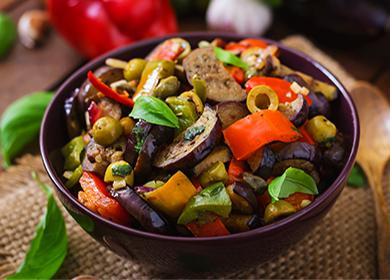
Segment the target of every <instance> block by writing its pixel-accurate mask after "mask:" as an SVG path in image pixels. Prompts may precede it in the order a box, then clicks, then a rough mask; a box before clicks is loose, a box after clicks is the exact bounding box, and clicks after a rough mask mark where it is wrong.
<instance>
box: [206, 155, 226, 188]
mask: <svg viewBox="0 0 390 280" xmlns="http://www.w3.org/2000/svg"><path fill="white" fill-rule="evenodd" d="M228 178H229V176H228V173H227V171H226V168H225V165H224V164H223V162H221V161H218V162H216V163H215V164H214V165H213V166H211V167H210V168H209V169H207V170H206V171H205V172H203V173H202V174H201V175H200V178H199V182H200V184H201V185H202V187H206V186H208V185H210V184H211V183H215V182H227V180H228Z"/></svg>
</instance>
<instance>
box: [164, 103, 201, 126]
mask: <svg viewBox="0 0 390 280" xmlns="http://www.w3.org/2000/svg"><path fill="white" fill-rule="evenodd" d="M165 102H166V103H167V104H168V106H169V107H170V108H171V109H172V111H173V112H174V113H175V115H176V116H177V117H178V119H179V126H180V127H179V132H181V131H183V130H185V129H186V128H187V127H190V126H191V125H192V124H193V123H195V122H196V120H197V118H198V115H197V114H196V108H195V105H194V104H193V103H192V102H190V101H188V100H186V99H184V98H179V97H174V96H171V97H168V98H167V99H166V100H165Z"/></svg>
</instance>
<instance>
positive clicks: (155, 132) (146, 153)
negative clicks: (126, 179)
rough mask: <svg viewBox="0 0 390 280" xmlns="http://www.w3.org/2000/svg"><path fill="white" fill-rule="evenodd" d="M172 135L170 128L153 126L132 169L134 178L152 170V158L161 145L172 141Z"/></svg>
mask: <svg viewBox="0 0 390 280" xmlns="http://www.w3.org/2000/svg"><path fill="white" fill-rule="evenodd" d="M173 134H174V130H173V129H172V128H170V127H166V126H153V128H152V129H151V130H150V132H149V134H148V136H146V139H145V142H144V144H143V146H142V149H141V151H140V153H139V155H138V158H137V162H136V164H135V167H134V175H135V176H136V178H140V177H141V178H142V177H145V176H147V175H149V173H150V171H151V170H152V162H153V157H154V156H155V154H156V153H157V151H158V149H159V148H160V147H161V146H162V145H164V144H168V143H169V142H171V141H172V138H173Z"/></svg>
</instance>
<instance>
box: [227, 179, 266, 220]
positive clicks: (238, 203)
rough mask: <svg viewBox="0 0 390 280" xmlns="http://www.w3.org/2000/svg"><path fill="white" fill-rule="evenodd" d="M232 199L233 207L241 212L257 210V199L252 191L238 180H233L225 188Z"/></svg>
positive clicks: (249, 212) (248, 212)
mask: <svg viewBox="0 0 390 280" xmlns="http://www.w3.org/2000/svg"><path fill="white" fill-rule="evenodd" d="M226 191H227V193H228V194H229V197H230V199H231V201H232V205H233V209H234V210H237V211H238V212H240V213H242V214H252V213H254V212H255V211H256V210H257V207H258V205H257V199H256V196H255V193H254V191H253V190H252V189H251V188H250V187H248V186H246V185H244V184H242V183H239V182H234V183H233V184H231V185H229V186H228V187H227V188H226Z"/></svg>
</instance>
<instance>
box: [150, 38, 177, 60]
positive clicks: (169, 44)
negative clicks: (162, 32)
mask: <svg viewBox="0 0 390 280" xmlns="http://www.w3.org/2000/svg"><path fill="white" fill-rule="evenodd" d="M183 51H184V48H183V47H182V46H181V44H180V43H177V42H175V41H173V40H165V41H164V42H163V43H162V44H161V45H160V46H159V47H158V49H157V50H156V51H154V52H153V54H152V55H151V56H150V57H149V59H150V60H171V61H175V60H176V59H177V58H178V57H179V56H180V54H181V53H182V52H183Z"/></svg>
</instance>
